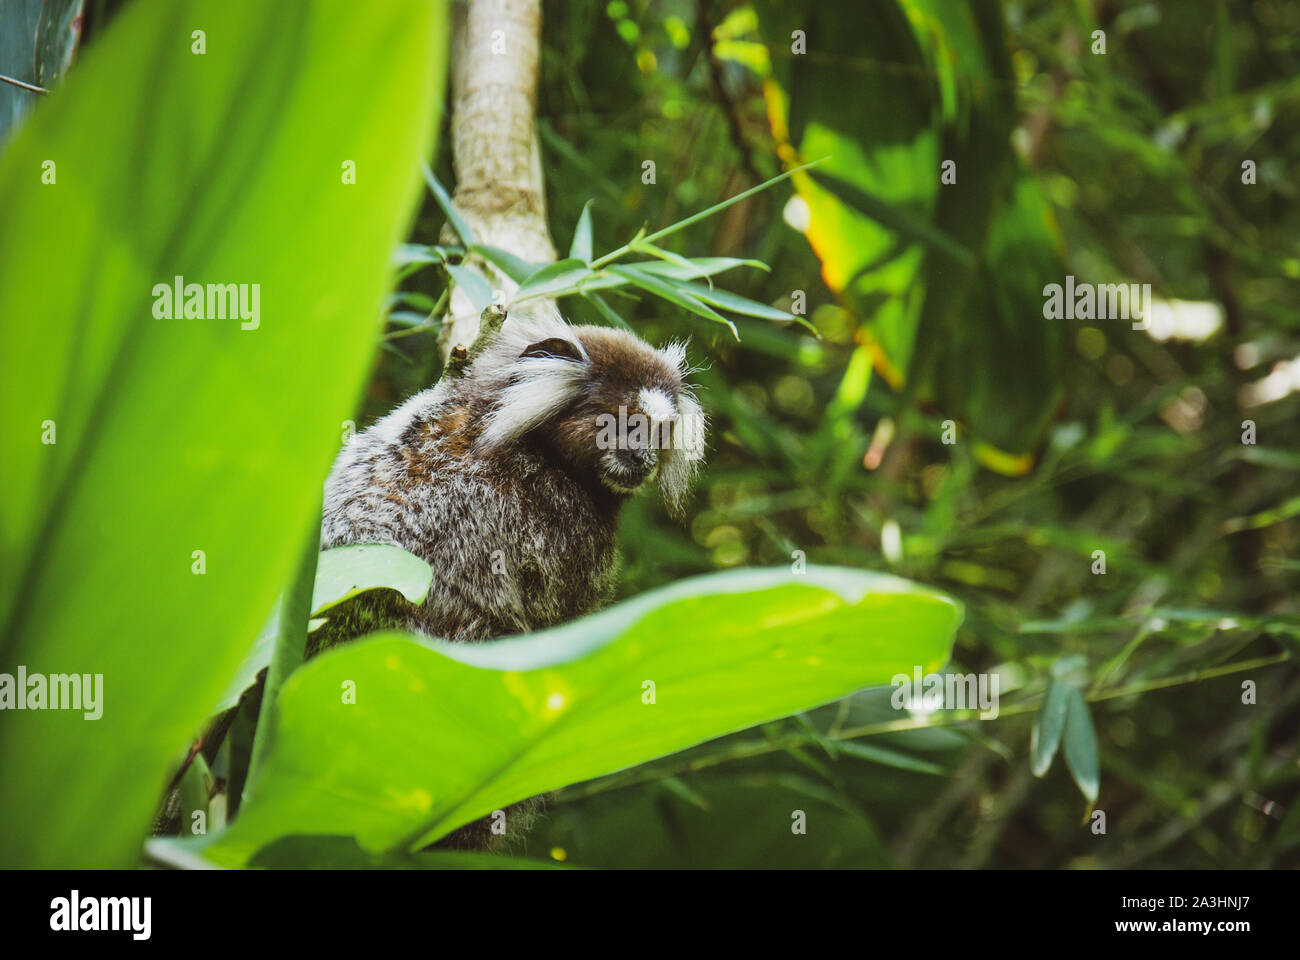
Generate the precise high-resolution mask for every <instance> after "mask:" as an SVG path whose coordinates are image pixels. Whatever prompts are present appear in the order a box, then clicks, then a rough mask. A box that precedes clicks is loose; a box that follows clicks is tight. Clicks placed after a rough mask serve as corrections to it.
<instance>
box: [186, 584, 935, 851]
mask: <svg viewBox="0 0 1300 960" xmlns="http://www.w3.org/2000/svg"><path fill="white" fill-rule="evenodd" d="M960 617H961V612H960V609H959V608H958V607H957V606H956V605H955V604H953V603H952V602H951V601H950V600H948V599H947V598H946V597H943V596H942V595H940V594H937V593H935V592H933V591H928V590H924V589H922V588H919V587H916V586H914V585H911V584H908V583H906V582H905V581H901V580H898V579H896V578H892V577H884V576H881V575H878V574H870V573H865V572H856V571H849V570H842V569H836V568H824V569H823V568H817V567H810V568H808V570H807V571H806V573H804V574H802V575H800V574H792V573H790V572H789V571H788V570H782V569H766V570H746V571H732V572H729V573H723V574H716V575H713V576H710V577H703V578H695V579H689V580H684V581H682V582H680V583H677V584H674V585H673V586H671V587H666V588H663V589H661V590H658V591H652V592H650V593H648V594H646V595H644V596H642V597H638V598H637V599H636V600H632V601H627V602H625V603H623V604H620V605H618V606H615V607H612V608H610V609H609V610H606V611H604V612H601V613H598V614H595V615H593V616H590V617H587V618H584V619H582V620H578V621H575V622H574V623H571V624H566V625H564V626H561V627H555V628H552V629H550V630H545V631H541V632H539V633H537V634H535V635H533V636H529V637H526V638H518V639H511V640H504V641H498V642H495V643H491V644H482V645H460V644H436V645H434V646H433V647H432V648H431V647H430V646H427V645H423V644H421V643H419V642H416V641H415V640H413V639H406V638H400V637H382V636H381V637H377V638H374V639H366V640H362V641H357V642H355V643H352V644H347V645H345V646H343V647H341V648H338V649H336V650H333V651H331V652H329V653H327V654H324V655H322V656H320V657H318V658H316V659H314V660H312V661H311V662H310V663H309V664H307V665H306V666H305V667H304V668H302V669H301V670H299V671H298V672H296V673H295V674H294V675H293V676H292V677H291V678H290V679H289V681H288V682H287V683H286V685H285V687H284V688H283V691H282V693H281V696H280V700H279V718H278V723H277V726H276V728H275V737H274V746H273V747H272V750H271V752H270V755H269V756H268V758H267V762H266V767H265V769H264V773H263V776H262V778H261V779H260V780H259V781H258V785H257V791H256V794H255V796H254V797H253V798H252V800H251V802H249V803H248V804H246V806H245V808H244V809H243V810H242V811H241V813H240V817H239V820H238V821H237V822H236V824H235V825H234V826H233V827H232V828H231V829H230V830H229V831H227V832H226V833H225V834H223V835H221V836H218V837H216V838H215V839H214V841H213V842H212V843H211V844H210V845H208V846H207V847H206V849H205V855H206V856H208V857H210V858H211V859H213V860H215V861H216V862H218V863H222V864H227V865H240V864H246V863H249V862H250V861H252V860H253V859H255V858H256V856H257V851H259V850H260V849H262V848H264V847H265V846H266V845H268V844H271V843H273V842H276V841H277V840H280V839H281V838H284V837H289V836H292V835H295V834H308V835H335V836H355V837H356V838H357V842H358V843H359V844H360V846H361V847H362V848H363V849H365V850H368V851H375V852H381V851H386V852H388V853H391V854H397V853H402V852H407V851H413V850H416V849H418V848H419V847H421V846H423V845H424V844H426V843H428V842H430V841H432V840H435V839H437V838H438V837H440V836H442V835H444V834H446V833H448V832H449V831H451V830H452V829H454V828H455V827H457V826H460V825H461V824H463V823H467V822H469V821H470V820H473V819H475V818H477V817H480V816H484V815H486V814H489V813H491V812H492V811H493V810H496V809H500V808H502V807H505V806H506V805H507V804H509V803H512V802H514V801H516V800H520V799H523V798H525V797H529V796H533V795H535V794H538V793H544V792H546V791H549V790H554V789H556V788H558V787H562V786H565V785H567V784H570V783H574V782H577V781H580V780H586V779H589V778H592V777H597V776H601V775H603V774H607V773H611V772H613V771H616V770H620V769H622V768H625V767H629V766H632V765H634V764H638V763H642V762H645V761H647V760H653V759H656V758H658V757H661V756H664V755H665V754H669V753H673V752H676V751H678V750H682V749H684V748H687V747H690V746H693V745H695V744H698V743H700V742H702V741H705V740H709V739H712V738H715V737H718V736H721V735H723V734H726V733H730V732H732V731H735V730H739V729H743V728H746V727H751V726H753V725H755V724H758V723H763V722H767V721H770V720H774V719H776V718H779V717H782V716H785V715H787V714H789V713H791V712H793V711H796V710H801V709H806V708H808V707H811V706H815V705H818V704H821V703H826V702H829V701H832V700H835V699H836V698H838V697H841V696H844V695H845V694H847V693H851V692H852V691H854V690H857V689H859V688H861V687H864V686H868V685H871V684H882V683H886V682H888V681H889V680H890V678H891V677H892V676H893V675H895V674H897V673H899V672H909V671H910V670H911V669H912V666H913V665H914V664H919V665H922V666H923V668H924V669H926V670H932V669H935V668H937V667H938V666H940V665H941V664H942V663H944V662H945V661H946V660H947V658H948V655H949V650H950V644H951V641H952V636H953V632H954V630H955V629H956V626H957V623H958V621H959V620H960Z"/></svg>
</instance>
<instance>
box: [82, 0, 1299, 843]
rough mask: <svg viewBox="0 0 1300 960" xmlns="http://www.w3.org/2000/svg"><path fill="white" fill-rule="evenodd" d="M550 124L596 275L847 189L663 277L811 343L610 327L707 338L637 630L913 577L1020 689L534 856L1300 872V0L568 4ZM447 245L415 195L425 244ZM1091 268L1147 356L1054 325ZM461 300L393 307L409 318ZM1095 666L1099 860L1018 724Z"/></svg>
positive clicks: (600, 818)
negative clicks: (1065, 676)
mask: <svg viewBox="0 0 1300 960" xmlns="http://www.w3.org/2000/svg"><path fill="white" fill-rule="evenodd" d="M114 7H115V4H113V3H108V4H104V3H99V4H96V3H94V2H93V0H92V3H91V4H89V8H90V9H91V11H92V12H93V17H100V18H103V17H105V16H107V15H111V13H112V10H113V8H114ZM106 8H107V13H106V12H105V9H106ZM93 17H92V20H91V22H92V24H93V22H94V21H93ZM794 31H803V33H804V35H805V37H806V44H807V46H806V53H795V52H793V51H792V33H793V32H794ZM1095 31H1103V34H1104V53H1102V52H1099V51H1098V46H1097V44H1098V40H1097V36H1098V35H1097V34H1096V33H1095ZM93 39H94V37H93V33H91V32H88V34H87V42H93ZM538 112H539V126H540V132H541V135H542V147H543V159H544V168H545V171H546V180H547V190H548V195H547V201H548V204H549V215H550V222H551V229H552V234H553V236H554V238H555V241H556V245H557V247H560V248H562V249H563V248H567V245H568V242H569V239H570V237H571V235H572V231H573V227H574V225H575V224H576V223H577V221H578V218H579V214H580V212H581V210H582V208H583V206H584V204H586V203H587V202H588V201H589V200H594V204H593V222H594V229H595V241H596V243H595V249H596V252H597V253H598V254H599V253H601V252H604V251H606V250H609V249H612V248H613V247H615V246H617V245H619V244H621V243H623V242H624V241H626V240H627V239H628V238H629V237H631V236H632V235H633V234H634V233H635V232H636V230H637V229H639V228H640V227H641V226H643V225H645V226H647V228H648V229H649V230H652V231H653V230H654V229H656V228H659V227H662V226H665V225H667V224H669V223H671V222H673V221H675V220H679V219H681V218H682V217H684V216H686V215H688V214H690V213H692V212H695V211H697V210H699V209H702V208H704V207H707V206H709V205H711V204H713V203H715V202H717V201H719V200H721V199H724V198H726V197H728V196H731V195H734V194H736V193H738V192H740V191H741V190H744V189H746V188H748V187H751V186H754V185H755V184H758V183H760V182H762V181H763V180H765V179H767V178H769V177H771V176H773V175H774V174H777V173H779V172H781V171H782V170H783V169H786V168H787V167H788V166H789V165H791V164H793V163H794V162H796V161H807V160H814V159H817V158H819V157H822V156H827V155H829V156H830V158H831V159H830V160H828V161H827V162H826V163H824V164H823V165H821V166H820V167H818V168H817V169H816V170H815V171H813V174H812V175H811V176H809V175H803V174H801V175H799V176H797V177H796V178H794V179H793V180H792V181H790V182H787V183H782V184H780V185H778V186H777V187H775V188H774V189H772V190H770V191H765V192H763V193H760V194H757V195H755V196H754V197H752V198H750V199H748V200H746V201H744V202H742V203H739V204H737V205H735V206H733V207H731V208H729V209H728V210H727V211H726V212H725V213H724V214H723V215H721V216H719V217H717V218H714V219H711V220H708V221H705V222H703V223H701V224H698V225H696V226H694V227H692V228H691V229H689V230H686V231H683V232H681V233H677V234H674V235H673V236H672V238H671V239H670V240H666V241H665V246H667V247H668V248H669V249H671V250H673V251H674V252H677V253H680V254H683V255H686V256H691V257H697V256H735V257H752V258H757V259H760V260H762V261H764V262H766V263H767V264H769V265H770V267H771V269H770V272H762V271H759V270H743V269H742V270H737V271H734V272H731V273H728V274H727V275H726V276H725V277H724V278H723V279H722V281H721V285H722V286H724V287H725V288H726V289H730V290H734V291H736V292H738V293H741V294H743V295H745V296H748V297H751V298H753V299H755V300H759V301H762V302H765V303H771V304H773V305H776V306H778V307H781V308H782V309H792V308H794V309H796V310H797V309H798V304H799V298H800V296H801V294H800V293H799V292H802V297H803V299H804V301H805V302H806V311H807V316H808V318H809V319H810V320H811V321H812V322H813V323H814V324H815V325H816V327H817V329H818V331H819V332H820V333H821V337H820V339H817V338H814V337H812V336H811V335H809V334H808V333H807V332H806V331H804V330H802V329H801V328H799V327H797V326H794V325H790V326H788V327H782V326H781V325H778V324H773V323H770V322H767V321H762V320H747V319H746V318H736V320H737V324H738V326H739V329H740V342H735V341H734V340H732V339H731V337H730V335H729V334H728V333H727V331H726V330H725V329H724V328H722V327H720V326H714V325H710V324H708V323H707V322H705V321H701V320H699V318H696V317H692V316H690V315H688V314H686V313H684V312H683V311H679V310H675V309H672V308H670V307H669V306H668V305H667V304H665V303H663V302H662V301H658V300H649V299H647V300H645V301H644V302H640V303H638V302H634V301H632V300H629V299H617V300H616V306H617V307H618V309H619V311H620V313H622V315H623V316H625V317H627V318H628V319H629V320H630V321H631V322H632V323H633V325H634V327H635V328H636V329H637V330H638V332H639V333H641V334H642V335H643V336H645V337H646V338H647V339H649V340H651V341H652V342H661V341H663V340H665V339H667V338H669V337H690V338H691V348H690V350H691V357H692V360H693V361H694V362H696V363H697V364H699V365H700V366H701V367H702V368H703V369H702V370H701V372H700V373H699V374H698V375H697V377H696V380H697V383H698V385H699V392H700V394H701V399H702V401H703V403H704V406H705V408H706V409H707V410H708V411H709V412H710V415H711V417H712V419H713V424H714V427H713V441H712V450H711V452H710V456H709V462H708V467H707V470H706V471H705V473H704V476H703V480H702V482H701V485H700V488H699V491H698V494H697V496H696V498H695V501H694V503H693V505H692V507H691V510H690V513H689V515H688V517H687V519H686V521H685V523H684V524H678V523H675V522H673V521H672V520H670V519H669V518H668V517H667V516H666V515H665V514H664V513H663V511H662V509H661V507H660V506H658V505H657V504H656V503H655V502H654V501H653V500H652V499H651V498H649V497H646V498H643V499H640V500H638V501H636V502H635V503H634V504H633V505H632V506H631V507H630V508H629V510H628V511H627V512H626V514H625V518H624V521H623V527H622V531H621V541H622V550H623V554H624V571H623V576H622V581H621V585H620V595H621V596H631V595H636V594H638V593H641V592H643V591H645V590H646V589H648V588H651V587H654V586H657V585H660V584H664V583H668V582H671V581H674V580H677V579H680V578H682V577H685V576H688V575H691V574H695V573H699V572H703V571H708V570H713V569H718V568H727V567H735V566H741V565H767V564H789V563H791V562H792V555H793V554H794V552H795V551H803V552H804V554H805V555H806V557H807V559H808V561H809V562H822V563H835V564H845V565H850V566H857V567H865V568H871V569H879V570H889V571H894V572H897V573H899V574H901V575H904V576H907V577H911V578H915V579H917V580H921V581H924V582H928V583H932V584H934V585H936V586H938V587H940V588H942V589H944V590H946V591H948V592H950V593H951V594H953V595H954V596H956V597H958V598H960V599H961V600H962V601H963V602H964V603H965V604H966V607H967V619H966V622H965V624H964V626H963V627H962V629H961V631H960V633H959V635H958V639H957V647H956V652H955V659H954V663H953V664H952V666H951V668H950V669H951V670H954V671H995V672H997V673H999V675H1000V677H1001V692H1002V694H1003V700H1002V716H1001V717H1000V718H999V719H996V720H990V721H983V722H966V723H955V722H953V721H954V718H953V717H951V716H947V717H945V716H944V715H943V714H942V713H939V714H935V715H932V716H930V717H929V718H928V722H927V720H926V718H919V719H918V718H911V719H909V718H907V717H904V718H901V719H900V716H899V714H898V712H897V711H895V710H893V709H891V708H890V705H889V694H890V690H888V689H884V690H871V691H865V692H863V693H861V694H858V695H856V696H854V697H852V698H850V699H849V700H847V701H844V702H841V703H839V704H834V705H830V706H827V707H824V708H821V709H819V710H816V711H813V712H811V713H809V714H807V715H805V716H801V717H795V718H791V719H789V720H787V721H784V722H781V723H778V724H772V725H769V726H768V727H767V728H764V729H761V730H754V731H747V732H745V733H743V734H738V735H735V736H733V737H729V738H725V739H723V740H720V741H715V742H712V743H710V744H706V745H704V746H702V747H699V748H696V749H695V750H693V751H691V752H689V753H687V754H685V755H678V756H674V757H670V758H667V759H665V760H663V761H659V762H657V763H655V764H651V765H649V766H646V767H640V768H636V769H635V770H632V771H625V772H624V773H622V774H616V775H615V776H613V777H610V778H606V779H604V780H601V781H595V782H592V783H587V784H580V785H577V786H574V787H570V788H568V789H566V790H564V791H562V792H561V794H560V795H559V796H558V797H557V799H556V801H555V803H554V804H553V805H552V807H551V809H550V812H549V815H548V817H547V818H546V820H545V821H544V822H543V824H542V826H541V827H540V828H539V829H538V830H537V831H536V832H535V833H534V834H533V835H532V836H531V837H530V838H529V839H528V846H527V849H526V850H525V851H522V852H524V853H526V854H528V855H531V856H539V857H548V856H549V857H554V858H556V859H564V860H566V861H567V862H571V863H577V864H582V865H590V866H603V865H616V866H689V865H701V866H703V865H709V866H774V867H779V866H812V865H834V866H902V867H911V866H916V867H950V866H963V867H981V866H991V867H1172V866H1182V867H1267V866H1286V865H1291V866H1294V865H1296V864H1297V863H1300V796H1298V793H1300V791H1298V790H1297V784H1298V783H1300V761H1298V756H1300V684H1297V683H1296V679H1297V676H1296V667H1295V665H1294V662H1280V661H1282V660H1283V659H1284V658H1285V656H1286V654H1287V652H1288V651H1292V652H1294V651H1295V650H1296V649H1297V638H1298V637H1300V604H1298V603H1297V600H1296V596H1295V587H1296V585H1297V582H1298V580H1300V558H1298V557H1297V545H1298V542H1300V524H1298V523H1297V519H1296V517H1297V516H1300V494H1298V493H1297V482H1296V480H1297V476H1298V474H1300V446H1298V445H1297V444H1296V440H1297V435H1298V433H1297V430H1296V429H1295V421H1296V417H1297V413H1298V412H1300V312H1298V311H1297V299H1296V296H1295V290H1296V281H1297V279H1298V278H1300V243H1297V237H1300V212H1298V208H1297V206H1296V204H1295V203H1294V200H1295V194H1296V177H1297V172H1298V171H1297V158H1300V4H1297V3H1293V2H1282V0H1192V2H1138V0H1132V2H1101V0H1098V2H1088V0H1078V2H1054V0H1053V2H1007V3H1003V4H994V3H983V2H974V3H965V2H958V0H951V2H944V0H888V2H887V0H873V2H872V3H869V4H862V3H856V2H824V3H823V2H818V3H797V4H790V3H781V2H779V0H761V2H753V3H734V2H708V0H699V2H693V0H665V2H642V0H611V2H608V3H603V4H602V3H563V4H561V3H547V4H545V6H544V33H543V52H542V77H541V87H540V96H539V105H538ZM449 142H450V141H449V137H447V136H446V135H445V134H444V136H442V137H440V144H441V145H442V148H441V151H442V154H443V155H440V156H439V157H438V158H436V163H435V170H436V172H437V174H438V176H439V178H440V179H441V180H442V181H443V182H444V183H448V184H450V183H453V182H454V180H455V177H454V171H453V170H452V168H451V162H450V158H449V157H448V156H447V155H446V153H447V149H446V145H447V144H448V143H449ZM647 160H653V161H654V162H655V165H656V172H657V176H656V183H655V184H653V185H647V184H644V183H643V182H642V169H643V168H642V165H643V163H644V162H645V161H647ZM945 160H955V162H956V168H955V172H956V183H955V184H951V185H944V184H941V182H940V172H941V164H942V163H943V161H945ZM1244 161H1251V162H1252V163H1253V164H1254V169H1255V175H1254V179H1255V182H1254V183H1253V184H1247V183H1243V162H1244ZM443 219H444V218H443V214H442V212H441V210H440V209H439V208H438V206H437V205H436V204H435V203H434V202H433V201H432V200H431V199H430V200H429V201H428V202H427V203H426V204H425V206H424V208H423V209H422V211H421V212H420V215H419V217H418V220H417V222H416V224H415V226H414V228H413V230H412V232H411V238H410V239H411V240H412V241H413V242H417V243H433V242H435V241H436V239H437V237H438V234H439V231H440V229H441V227H442V223H443ZM1067 274H1072V275H1074V276H1075V277H1076V278H1078V279H1079V280H1080V281H1087V282H1092V283H1098V284H1103V283H1130V282H1132V283H1149V284H1151V287H1152V291H1153V294H1154V296H1155V297H1156V298H1158V299H1161V300H1163V301H1165V302H1166V303H1167V304H1169V306H1168V308H1167V309H1164V310H1163V311H1162V312H1161V313H1160V315H1159V322H1154V320H1153V322H1151V324H1150V327H1151V329H1150V330H1148V331H1142V330H1134V329H1132V326H1131V324H1130V323H1129V322H1128V321H1127V320H1114V319H1111V320H1095V319H1080V320H1064V319H1063V320H1045V319H1044V318H1043V314H1042V308H1043V295H1042V289H1043V287H1044V285H1045V284H1048V283H1062V282H1063V281H1064V278H1065V276H1066V275H1067ZM444 286H445V277H444V276H443V275H442V274H441V273H440V271H438V270H437V269H434V268H429V269H427V270H422V271H418V272H415V273H412V274H410V275H408V276H407V277H406V278H405V279H404V281H403V289H404V290H405V291H406V292H407V297H406V299H405V300H404V302H403V307H402V309H404V310H407V311H409V310H410V309H411V307H412V304H415V305H419V304H424V305H425V306H426V308H431V307H432V305H433V303H434V302H435V301H436V300H437V298H438V297H439V295H440V294H441V293H442V291H443V289H444ZM561 306H562V308H563V309H564V310H565V312H566V313H567V314H568V315H569V316H570V318H571V319H572V320H574V321H575V322H593V323H598V322H602V321H601V318H600V317H599V316H598V315H595V314H594V311H591V308H590V307H589V306H588V305H587V304H586V303H585V302H584V301H582V299H581V298H578V297H573V298H568V299H566V300H565V301H563V303H562V304H561ZM383 348H384V349H383V350H382V351H381V352H380V354H379V355H378V361H377V365H376V368H375V371H374V376H373V378H372V381H371V384H370V387H369V391H368V394H367V396H366V398H365V402H364V409H363V417H362V418H361V420H359V422H363V421H364V422H366V423H368V422H370V421H371V420H373V419H374V418H376V417H378V416H379V415H382V414H383V413H385V412H387V411H388V410H389V409H391V408H392V407H393V406H395V405H396V404H397V403H398V402H399V401H400V400H401V399H403V398H404V397H405V396H407V395H409V394H410V393H412V392H414V391H415V390H418V389H421V388H423V387H426V386H428V385H429V384H430V383H432V382H433V381H434V380H435V379H436V377H437V374H438V366H437V364H438V361H437V351H436V349H435V346H434V333H433V332H421V331H420V330H418V329H413V328H411V327H410V326H409V324H407V325H404V324H403V323H401V322H399V321H396V320H395V322H394V323H393V324H392V325H391V326H390V328H389V333H388V335H387V336H386V338H385V342H384V344H383ZM945 420H952V421H954V423H955V425H956V438H957V442H956V443H953V444H945V443H943V442H942V436H943V432H944V425H943V423H944V421H945ZM1246 420H1250V421H1252V422H1253V423H1254V425H1255V440H1256V442H1255V443H1253V444H1250V443H1243V429H1244V428H1243V421H1246ZM1098 550H1102V551H1104V552H1105V573H1104V575H1102V574H1099V573H1095V572H1094V569H1095V566H1096V559H1095V551H1098ZM1072 657H1077V658H1081V660H1079V661H1078V664H1079V667H1078V670H1077V671H1076V672H1078V673H1081V675H1082V678H1083V679H1082V680H1081V681H1080V682H1081V683H1082V684H1083V687H1084V689H1085V690H1086V691H1087V692H1088V695H1089V700H1090V701H1091V710H1092V716H1093V721H1094V724H1095V727H1096V731H1097V738H1098V742H1099V756H1100V765H1101V788H1100V796H1099V798H1098V800H1097V802H1096V804H1095V809H1096V810H1100V811H1103V812H1104V813H1105V818H1106V819H1105V822H1106V832H1105V834H1104V835H1098V834H1096V833H1094V832H1093V829H1092V828H1091V825H1092V824H1093V823H1094V822H1095V820H1093V819H1089V818H1088V814H1089V811H1090V810H1091V809H1092V808H1091V807H1090V805H1089V803H1088V801H1087V800H1085V799H1084V797H1083V796H1082V795H1081V794H1080V791H1079V789H1078V788H1077V787H1076V786H1075V785H1074V783H1072V782H1071V779H1070V777H1069V775H1068V773H1067V772H1066V771H1065V769H1064V765H1063V764H1062V763H1061V762H1059V760H1058V762H1057V763H1056V765H1055V766H1053V768H1052V769H1051V770H1050V772H1048V773H1047V775H1046V776H1045V777H1044V778H1042V779H1036V778H1035V777H1034V776H1033V774H1032V772H1031V769H1030V762H1029V755H1030V732H1031V727H1032V724H1033V722H1034V717H1035V713H1036V711H1037V705H1038V703H1039V701H1040V700H1041V696H1042V694H1043V691H1044V689H1045V688H1046V685H1047V683H1048V680H1049V677H1050V676H1051V669H1052V666H1053V664H1057V663H1059V662H1061V661H1067V662H1069V661H1068V658H1072ZM1239 664H1245V665H1246V669H1238V668H1237V667H1236V665H1239ZM1246 680H1249V681H1253V682H1254V684H1255V685H1256V687H1257V690H1256V694H1255V702H1254V703H1253V704H1243V689H1242V683H1243V681H1246ZM908 726H915V727H919V728H918V729H900V728H901V727H908ZM792 809H804V810H806V811H807V812H808V815H809V831H808V835H807V836H791V835H790V831H789V829H788V826H789V812H790V810H792Z"/></svg>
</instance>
